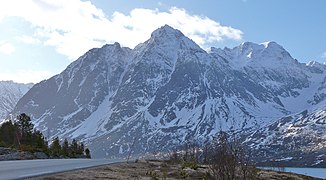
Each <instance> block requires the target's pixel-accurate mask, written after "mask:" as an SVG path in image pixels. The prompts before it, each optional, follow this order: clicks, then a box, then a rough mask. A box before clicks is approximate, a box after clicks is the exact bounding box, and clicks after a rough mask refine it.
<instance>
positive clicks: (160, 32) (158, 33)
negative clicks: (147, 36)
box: [151, 24, 184, 38]
mask: <svg viewBox="0 0 326 180" xmlns="http://www.w3.org/2000/svg"><path fill="white" fill-rule="evenodd" d="M182 36H184V34H183V33H182V32H181V31H179V30H177V29H174V28H173V27H171V26H169V25H167V24H166V25H164V26H162V27H160V28H158V29H156V30H155V31H153V32H152V34H151V38H162V37H169V38H180V37H182Z"/></svg>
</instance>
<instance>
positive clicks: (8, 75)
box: [0, 70, 52, 83]
mask: <svg viewBox="0 0 326 180" xmlns="http://www.w3.org/2000/svg"><path fill="white" fill-rule="evenodd" d="M51 76H52V73H51V72H49V71H28V70H22V71H16V72H0V79H1V80H12V81H14V82H18V83H31V82H32V83H38V82H40V81H42V80H44V79H47V78H49V77H51Z"/></svg>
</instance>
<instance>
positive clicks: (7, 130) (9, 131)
mask: <svg viewBox="0 0 326 180" xmlns="http://www.w3.org/2000/svg"><path fill="white" fill-rule="evenodd" d="M17 133H18V128H17V127H16V126H15V125H14V124H13V123H12V122H11V121H10V120H9V121H7V122H4V123H3V124H2V126H1V127H0V142H1V143H2V144H3V146H5V147H11V146H14V145H18V141H17Z"/></svg>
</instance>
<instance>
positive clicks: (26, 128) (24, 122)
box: [17, 113, 34, 145]
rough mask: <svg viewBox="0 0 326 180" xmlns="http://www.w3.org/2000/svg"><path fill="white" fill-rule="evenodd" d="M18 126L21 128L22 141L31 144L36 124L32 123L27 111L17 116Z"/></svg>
mask: <svg viewBox="0 0 326 180" xmlns="http://www.w3.org/2000/svg"><path fill="white" fill-rule="evenodd" d="M17 120H18V121H17V126H18V128H19V129H20V138H21V139H20V143H21V144H26V145H30V144H31V141H32V139H31V138H32V137H31V136H32V133H33V128H34V125H33V124H32V121H31V118H30V117H29V116H27V115H26V114H25V113H22V114H20V115H19V116H17Z"/></svg>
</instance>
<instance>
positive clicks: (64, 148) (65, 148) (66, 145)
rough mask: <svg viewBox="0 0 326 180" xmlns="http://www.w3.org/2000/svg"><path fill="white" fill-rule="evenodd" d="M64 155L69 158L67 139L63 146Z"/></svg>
mask: <svg viewBox="0 0 326 180" xmlns="http://www.w3.org/2000/svg"><path fill="white" fill-rule="evenodd" d="M62 155H64V156H65V157H69V143H68V140H67V139H65V140H64V141H63V144H62Z"/></svg>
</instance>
